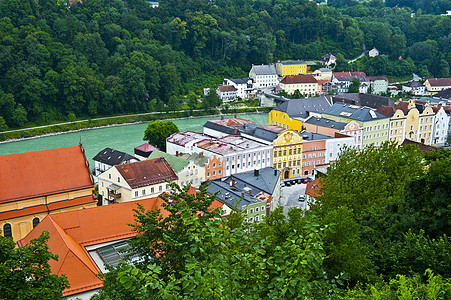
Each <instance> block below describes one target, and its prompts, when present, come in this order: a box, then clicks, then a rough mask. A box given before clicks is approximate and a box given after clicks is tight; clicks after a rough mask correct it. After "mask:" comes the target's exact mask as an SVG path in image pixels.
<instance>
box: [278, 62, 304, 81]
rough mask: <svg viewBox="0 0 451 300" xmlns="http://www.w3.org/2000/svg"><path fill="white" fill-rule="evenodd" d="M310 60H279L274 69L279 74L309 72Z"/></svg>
mask: <svg viewBox="0 0 451 300" xmlns="http://www.w3.org/2000/svg"><path fill="white" fill-rule="evenodd" d="M310 65H311V63H310V62H307V61H303V60H294V61H279V62H277V63H276V71H277V75H279V76H282V77H284V76H287V75H298V74H306V73H308V72H310Z"/></svg>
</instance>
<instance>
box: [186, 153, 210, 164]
mask: <svg viewBox="0 0 451 300" xmlns="http://www.w3.org/2000/svg"><path fill="white" fill-rule="evenodd" d="M186 159H187V160H190V161H192V162H194V163H195V164H196V165H198V166H202V167H205V164H207V163H208V160H209V159H210V158H209V157H207V156H205V155H203V154H202V155H201V154H200V153H197V152H194V153H193V154H191V155H189V156H188V157H187V158H186Z"/></svg>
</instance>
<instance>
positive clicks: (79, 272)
mask: <svg viewBox="0 0 451 300" xmlns="http://www.w3.org/2000/svg"><path fill="white" fill-rule="evenodd" d="M188 192H189V193H196V192H197V190H196V189H195V188H193V187H190V189H189V191H188ZM138 203H140V204H142V205H143V206H144V209H145V210H154V209H156V208H157V207H158V208H160V209H161V214H162V216H163V217H166V216H168V215H169V212H168V211H166V210H165V209H164V208H162V203H163V200H162V199H161V198H159V197H154V198H149V199H143V200H138V201H129V202H123V203H117V204H111V205H107V206H100V207H93V208H87V209H81V210H76V211H70V212H63V213H56V214H52V215H48V216H47V217H45V218H44V219H43V220H42V222H40V223H39V224H38V226H36V227H35V228H34V229H33V230H32V231H31V232H30V233H29V234H28V235H27V236H26V237H25V238H24V239H22V240H19V241H18V245H19V246H21V247H22V246H24V245H26V244H28V243H29V242H30V241H31V240H32V239H35V238H37V237H39V236H40V235H41V233H42V232H43V231H48V232H49V234H50V239H49V241H48V243H47V244H48V246H49V251H50V252H52V253H55V254H57V255H58V256H59V259H58V261H53V260H52V261H49V264H50V267H51V269H52V273H53V274H57V275H62V274H65V275H66V276H67V279H68V280H69V283H70V288H68V289H66V290H64V291H63V296H69V295H74V294H77V293H82V292H86V291H90V290H93V289H97V288H101V287H102V286H103V282H102V280H100V279H99V278H98V277H97V274H99V273H100V270H99V268H98V267H97V265H96V264H95V262H94V260H93V259H92V258H91V256H90V255H89V253H88V252H87V250H86V249H85V247H86V246H92V245H99V244H102V243H106V242H114V241H119V240H123V239H126V238H130V237H133V236H135V235H136V232H133V231H131V229H132V227H130V226H129V225H127V224H130V223H133V222H134V220H135V217H134V211H133V209H135V208H137V204H138ZM210 207H211V208H217V207H222V203H220V202H218V201H214V202H213V203H212V205H211V206H210Z"/></svg>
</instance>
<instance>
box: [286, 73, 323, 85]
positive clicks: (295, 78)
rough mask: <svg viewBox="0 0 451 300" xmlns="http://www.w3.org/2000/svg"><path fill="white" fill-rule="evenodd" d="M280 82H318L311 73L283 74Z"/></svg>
mask: <svg viewBox="0 0 451 300" xmlns="http://www.w3.org/2000/svg"><path fill="white" fill-rule="evenodd" d="M280 83H284V84H299V83H318V80H316V78H315V77H313V76H312V75H288V76H285V78H284V79H282V81H280Z"/></svg>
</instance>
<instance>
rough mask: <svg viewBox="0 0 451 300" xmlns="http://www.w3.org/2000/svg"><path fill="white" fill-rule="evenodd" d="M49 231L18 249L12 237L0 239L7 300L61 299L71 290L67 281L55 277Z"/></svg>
mask: <svg viewBox="0 0 451 300" xmlns="http://www.w3.org/2000/svg"><path fill="white" fill-rule="evenodd" d="M48 239H49V234H48V232H44V233H43V234H42V235H41V236H40V237H39V238H37V239H34V240H32V241H31V242H30V244H28V245H26V246H24V247H19V248H16V244H15V243H14V241H13V240H12V239H11V238H5V237H3V236H0V295H1V297H2V298H3V299H36V300H38V299H58V298H61V297H62V292H63V290H64V289H65V288H68V287H69V283H68V281H67V278H66V277H65V276H64V275H63V276H58V275H54V274H51V269H50V265H49V263H48V262H49V260H51V259H52V260H58V256H57V255H55V254H52V253H51V252H49V251H48V250H49V247H48V246H47V241H48Z"/></svg>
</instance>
